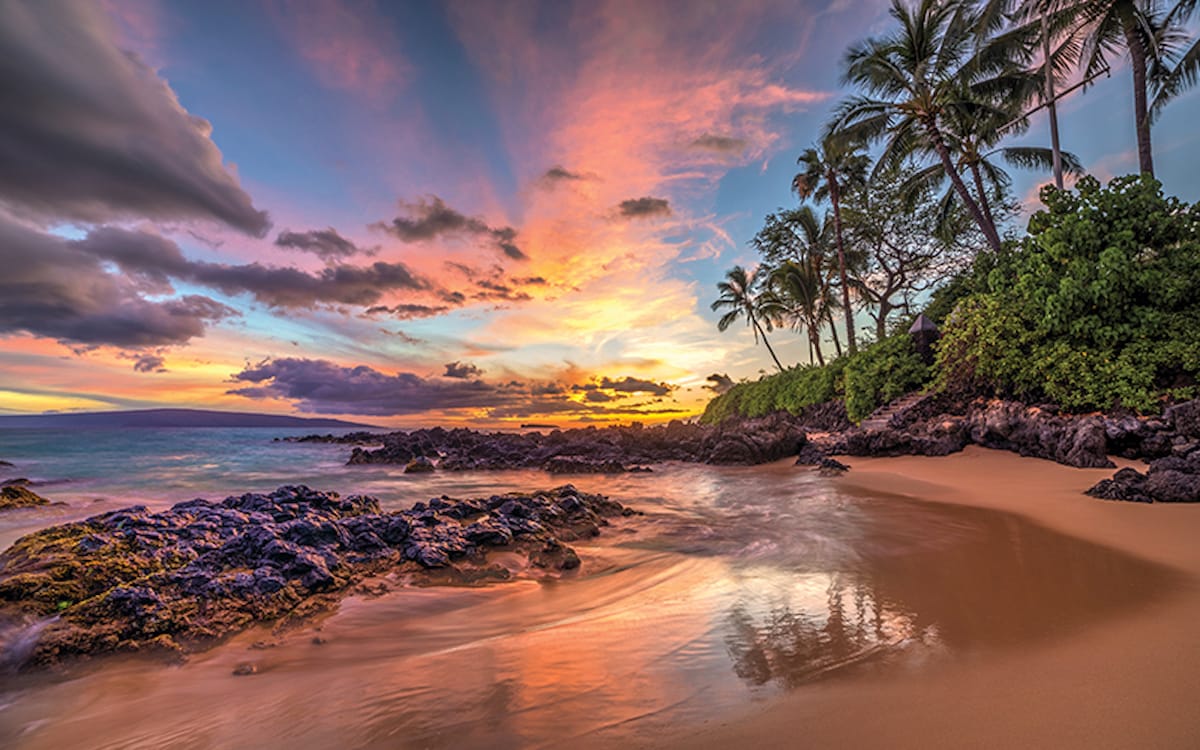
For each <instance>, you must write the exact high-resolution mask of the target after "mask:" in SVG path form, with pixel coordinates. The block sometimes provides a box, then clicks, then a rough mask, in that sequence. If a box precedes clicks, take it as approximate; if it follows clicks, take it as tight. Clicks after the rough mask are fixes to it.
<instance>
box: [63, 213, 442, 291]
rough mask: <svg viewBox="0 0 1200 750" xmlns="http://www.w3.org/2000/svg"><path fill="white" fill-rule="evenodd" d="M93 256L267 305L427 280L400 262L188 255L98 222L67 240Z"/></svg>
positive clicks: (159, 280) (159, 282) (145, 277)
mask: <svg viewBox="0 0 1200 750" xmlns="http://www.w3.org/2000/svg"><path fill="white" fill-rule="evenodd" d="M71 245H73V246H74V247H77V248H78V249H80V250H82V251H84V252H87V253H89V254H91V255H92V256H94V257H96V258H98V259H102V260H108V261H112V262H113V263H116V264H117V265H118V266H119V267H120V268H121V270H122V271H124V272H125V273H126V274H128V275H129V276H130V278H131V279H132V280H134V281H135V282H136V283H139V284H141V285H142V286H143V287H147V286H149V287H158V288H159V289H163V288H166V287H169V285H170V280H171V279H175V280H179V281H188V282H191V283H194V284H200V285H203V286H207V287H210V288H213V289H219V290H220V291H222V292H224V293H225V294H229V295H236V294H250V295H252V296H253V297H254V298H255V299H257V300H258V301H259V302H262V303H263V304H265V305H268V306H269V307H279V308H300V309H303V308H312V307H314V306H317V305H321V304H347V305H363V306H366V305H371V304H374V303H375V302H377V301H378V300H379V299H380V297H382V296H383V294H384V292H388V291H393V290H407V291H421V290H428V289H430V288H431V285H430V283H429V282H428V281H426V280H425V279H423V278H421V277H418V276H417V275H416V274H414V273H413V272H412V271H411V270H410V269H409V268H408V267H407V266H405V265H404V264H403V263H384V262H382V261H379V262H376V263H372V264H370V265H366V266H351V265H335V266H329V267H327V268H323V269H321V270H320V271H318V272H315V273H309V272H308V271H302V270H300V269H298V268H292V267H279V266H264V265H262V264H260V263H249V264H245V265H231V264H225V263H205V262H199V261H192V260H188V259H187V258H185V257H184V256H183V253H182V252H181V251H180V249H179V246H178V245H176V244H175V243H174V242H172V241H170V240H168V239H166V238H165V237H160V236H158V235H155V234H150V233H148V232H139V231H133V230H128V229H121V228H117V227H100V228H98V229H95V230H92V231H91V232H90V233H88V236H87V237H86V238H84V239H82V240H77V241H74V242H72V243H71Z"/></svg>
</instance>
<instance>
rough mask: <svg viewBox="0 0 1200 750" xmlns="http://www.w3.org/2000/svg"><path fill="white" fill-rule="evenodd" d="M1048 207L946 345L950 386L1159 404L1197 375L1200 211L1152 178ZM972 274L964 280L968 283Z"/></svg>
mask: <svg viewBox="0 0 1200 750" xmlns="http://www.w3.org/2000/svg"><path fill="white" fill-rule="evenodd" d="M1042 199H1043V201H1044V202H1045V203H1046V206H1047V210H1045V211H1042V212H1039V213H1038V214H1036V215H1035V216H1034V217H1033V218H1032V219H1031V220H1030V223H1029V236H1028V237H1027V238H1026V239H1025V240H1024V242H1023V243H1022V244H1021V246H1020V247H1019V248H1017V249H1016V250H1015V251H1013V252H1011V253H1008V254H1005V255H1004V256H1002V257H998V258H990V259H989V260H988V261H987V262H988V263H990V264H991V265H992V266H993V267H992V268H990V270H989V271H988V273H987V277H986V284H985V285H983V286H984V288H983V289H980V290H977V291H974V293H971V294H968V295H967V296H965V297H964V298H962V299H961V300H960V301H959V302H958V305H957V307H956V308H955V310H954V313H953V314H952V315H951V316H950V323H949V325H947V326H946V327H945V329H944V334H945V337H944V339H943V341H942V344H941V346H940V348H939V356H938V367H939V369H940V371H941V377H942V382H943V384H945V385H961V384H975V385H984V386H988V387H991V388H994V389H996V390H997V391H1000V392H1003V393H1009V394H1012V395H1015V396H1018V397H1021V398H1025V399H1036V400H1041V399H1047V400H1050V401H1053V402H1055V403H1057V404H1059V405H1060V406H1062V407H1063V408H1066V409H1070V410H1075V411H1086V410H1092V409H1109V408H1113V407H1115V406H1125V407H1129V408H1134V409H1138V410H1142V411H1151V410H1154V409H1155V408H1156V407H1157V405H1158V402H1159V401H1160V399H1161V398H1162V397H1163V396H1165V395H1170V396H1175V397H1184V396H1187V395H1189V394H1191V393H1194V392H1195V383H1196V379H1197V376H1200V208H1198V207H1197V206H1189V205H1187V204H1184V203H1181V202H1180V201H1178V200H1177V199H1174V198H1165V197H1163V194H1162V190H1161V187H1160V185H1159V183H1158V182H1157V181H1155V180H1154V179H1153V178H1151V177H1149V176H1145V175H1143V176H1141V177H1123V178H1118V179H1116V180H1113V182H1112V183H1111V184H1110V185H1109V186H1108V187H1107V188H1105V187H1101V185H1100V183H1099V182H1098V181H1096V180H1095V179H1094V178H1090V177H1089V178H1084V179H1082V180H1080V182H1079V184H1078V192H1066V191H1056V190H1046V191H1045V192H1044V194H1043V196H1042ZM972 280H973V281H974V282H975V284H978V282H979V274H978V273H977V274H975V275H974V276H972V277H970V278H969V279H967V280H966V281H964V282H963V284H964V286H967V287H970V286H971V282H972Z"/></svg>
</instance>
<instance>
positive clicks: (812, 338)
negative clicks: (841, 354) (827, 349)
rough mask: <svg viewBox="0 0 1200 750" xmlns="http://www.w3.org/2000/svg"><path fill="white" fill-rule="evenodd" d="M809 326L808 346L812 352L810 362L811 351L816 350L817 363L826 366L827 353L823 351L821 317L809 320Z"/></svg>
mask: <svg viewBox="0 0 1200 750" xmlns="http://www.w3.org/2000/svg"><path fill="white" fill-rule="evenodd" d="M807 328H808V347H809V352H810V354H809V358H808V360H809V361H810V362H811V361H812V354H811V352H813V351H815V352H816V353H817V364H819V365H820V366H821V367H824V366H825V355H824V354H822V353H821V319H820V318H816V319H815V320H810V321H808V323H807Z"/></svg>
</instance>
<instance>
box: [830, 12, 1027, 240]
mask: <svg viewBox="0 0 1200 750" xmlns="http://www.w3.org/2000/svg"><path fill="white" fill-rule="evenodd" d="M890 14H891V16H892V18H893V19H895V21H896V22H897V23H898V24H899V29H897V30H895V31H893V32H892V33H891V34H889V35H887V36H883V37H875V38H872V39H868V40H867V41H865V42H862V43H860V44H858V45H856V46H854V47H852V48H851V49H850V51H849V52H848V53H847V55H846V72H845V76H844V77H845V79H846V81H847V82H849V83H852V84H854V85H856V86H858V87H859V88H861V89H863V90H864V91H865V92H867V93H866V95H859V96H855V97H851V98H850V99H848V100H847V101H846V102H844V103H843V104H842V105H841V106H840V107H839V108H838V111H837V113H836V115H835V118H834V120H833V122H832V123H831V124H830V130H831V131H837V130H840V131H843V132H846V133H848V134H849V135H851V136H859V137H863V138H867V139H870V140H879V139H886V140H887V143H886V145H885V147H884V150H883V154H882V156H881V159H880V163H881V164H887V165H889V166H893V165H895V164H897V163H899V162H901V161H903V160H904V159H905V158H906V157H908V156H909V155H911V154H912V152H913V151H914V150H915V149H917V148H919V147H924V148H927V149H929V150H931V151H932V152H933V153H935V154H937V156H938V158H939V159H940V160H941V162H942V168H943V169H944V170H945V174H946V176H947V177H948V178H949V179H950V182H951V185H952V186H953V188H954V190H955V192H956V193H958V196H959V199H960V200H961V201H962V203H963V205H964V206H966V208H967V210H968V211H969V212H970V214H971V216H972V218H974V220H975V222H976V223H977V224H978V225H979V228H980V229H981V230H982V232H983V235H984V237H985V238H986V239H987V242H988V245H989V246H990V247H991V248H992V249H993V250H996V251H998V250H1000V235H999V232H997V231H996V227H995V226H993V225H992V224H991V223H990V222H989V221H988V220H987V216H986V215H985V214H984V212H983V209H982V208H981V207H980V205H979V203H978V201H976V200H975V198H974V196H972V195H971V193H970V191H969V190H968V189H967V185H966V183H965V182H964V181H963V178H962V175H960V174H959V172H958V169H957V168H956V166H955V164H954V158H953V155H952V153H951V151H950V145H949V144H948V143H947V137H946V133H945V129H944V121H945V120H946V118H947V117H948V116H949V115H948V112H950V111H953V110H955V109H962V108H967V109H971V108H973V107H975V106H977V105H978V99H977V97H976V95H975V94H976V92H985V93H986V92H988V91H990V90H992V89H994V88H995V85H994V84H995V79H996V76H997V75H998V74H1000V73H1003V74H1006V75H1007V74H1008V73H1010V72H1011V70H1012V63H1011V60H1008V59H1005V58H1004V56H1001V55H979V54H974V52H975V50H976V47H977V41H978V37H977V31H978V28H979V24H980V17H979V14H978V12H976V9H975V7H974V5H973V4H972V3H969V2H965V1H964V0H917V2H916V3H915V4H914V5H912V6H909V5H906V4H905V3H904V2H903V1H902V0H892V7H891V10H890Z"/></svg>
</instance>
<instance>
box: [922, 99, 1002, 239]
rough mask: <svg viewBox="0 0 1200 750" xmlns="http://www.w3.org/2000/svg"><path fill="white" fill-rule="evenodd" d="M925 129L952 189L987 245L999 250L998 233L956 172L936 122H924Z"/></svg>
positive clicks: (931, 120)
mask: <svg viewBox="0 0 1200 750" xmlns="http://www.w3.org/2000/svg"><path fill="white" fill-rule="evenodd" d="M924 125H925V131H926V132H927V133H928V134H929V140H930V141H932V143H933V147H934V149H935V150H936V151H937V153H938V156H940V157H941V159H942V167H943V168H944V169H945V170H946V176H947V177H949V178H950V183H951V184H952V185H954V190H955V191H956V192H957V193H958V197H959V198H961V199H962V202H963V205H964V206H966V207H967V210H968V211H970V212H971V217H972V218H974V219H975V223H976V224H978V225H979V228H980V229H981V230H982V231H983V236H984V237H985V238H986V239H987V242H988V245H990V246H991V248H992V250H993V251H994V252H997V253H998V252H1000V234H999V233H998V232H997V231H996V227H995V225H993V224H992V223H991V222H989V221H988V218H987V216H984V214H983V210H982V209H981V208H979V204H978V203H977V202H976V201H975V199H974V198H973V197H971V191H970V190H967V185H966V183H965V182H963V181H962V177H961V176H960V175H959V174H958V170H957V169H955V168H954V161H953V160H952V159H951V158H950V149H949V148H947V147H946V141H945V140H943V139H942V132H941V131H940V130H938V126H937V123H936V122H934V121H933V119H932V118H929V119H927V120H926V121H925V122H924Z"/></svg>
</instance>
